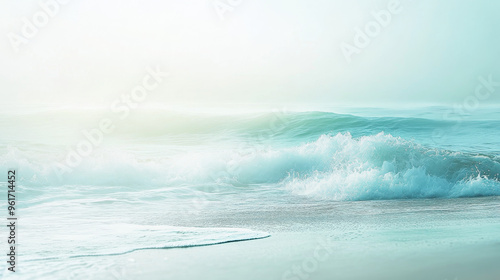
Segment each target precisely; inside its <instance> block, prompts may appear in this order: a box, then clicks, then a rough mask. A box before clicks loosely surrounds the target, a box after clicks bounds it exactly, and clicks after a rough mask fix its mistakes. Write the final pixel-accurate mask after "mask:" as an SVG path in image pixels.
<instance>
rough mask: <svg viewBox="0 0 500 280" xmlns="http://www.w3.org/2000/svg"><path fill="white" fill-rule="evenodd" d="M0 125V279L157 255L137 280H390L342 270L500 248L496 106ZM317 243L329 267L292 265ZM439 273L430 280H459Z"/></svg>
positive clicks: (33, 118)
mask: <svg viewBox="0 0 500 280" xmlns="http://www.w3.org/2000/svg"><path fill="white" fill-rule="evenodd" d="M0 135H2V136H1V137H0V166H1V167H2V168H1V169H0V170H2V172H4V173H5V174H4V175H2V176H0V186H1V187H2V189H3V190H6V189H7V186H8V182H7V171H8V170H15V171H16V184H17V185H16V216H17V217H18V220H17V240H16V242H17V243H16V244H18V246H17V248H18V249H17V259H16V261H17V262H16V269H17V270H18V273H15V274H14V273H10V272H9V271H8V270H7V268H8V267H10V265H9V264H8V263H7V262H5V261H3V262H2V264H3V266H4V268H3V269H2V272H3V278H2V279H138V278H140V277H139V276H138V275H139V274H134V273H138V272H137V271H139V270H137V271H135V272H134V269H129V268H130V267H133V265H134V264H137V263H141V261H140V260H138V257H139V256H140V257H141V258H148V255H146V254H148V252H150V254H161V253H159V252H158V251H157V250H154V249H159V250H164V251H165V252H167V253H165V254H173V255H174V256H175V255H176V254H178V255H179V260H176V259H175V257H172V258H166V259H165V260H163V263H162V265H161V267H163V271H158V270H157V271H155V272H151V274H149V276H148V277H147V279H200V277H204V279H255V278H254V277H259V279H308V278H310V279H333V278H330V277H333V276H335V279H392V278H390V277H387V275H388V274H384V272H387V273H388V272H389V271H390V269H389V268H388V267H383V266H382V268H380V271H381V272H380V271H379V270H377V271H379V272H378V273H379V274H377V273H372V274H370V275H371V276H370V277H368V276H366V275H362V274H359V275H358V274H356V273H359V272H353V271H352V270H353V267H354V266H355V263H358V264H359V262H361V263H368V262H370V261H373V260H374V259H376V258H377V257H380V256H379V254H381V253H380V252H385V253H384V254H385V255H384V256H385V257H387V254H390V255H391V256H392V257H394V258H395V259H401V258H405V257H406V256H409V255H410V256H415V255H417V256H422V258H424V256H425V258H426V259H427V260H429V259H431V260H432V258H433V257H432V256H435V258H436V261H438V260H442V259H443V254H444V255H446V254H445V253H443V252H447V250H465V251H466V253H464V254H463V255H464V259H461V260H462V261H463V260H465V259H466V257H465V256H467V257H471V256H474V254H479V253H477V252H483V251H480V250H479V249H478V248H491V247H494V248H496V249H498V247H499V246H500V210H499V209H500V208H499V207H500V198H499V196H500V110H498V108H497V107H481V108H471V107H463V106H462V107H457V106H455V107H444V106H426V107H424V106H422V107H399V108H355V107H337V108H324V107H321V106H317V108H314V109H309V108H308V109H300V110H299V109H288V108H276V109H271V110H255V109H241V110H240V109H237V108H232V109H231V110H229V109H227V108H226V109H212V110H199V109H198V110H194V109H193V110H187V109H175V108H142V109H141V108H138V109H137V110H135V111H132V112H131V113H130V114H127V115H122V114H116V113H114V112H112V111H109V110H107V109H105V108H55V107H42V108H21V109H13V108H11V109H8V110H4V111H3V112H0ZM5 193H7V191H5ZM0 207H1V209H4V210H5V211H3V212H4V213H5V215H4V216H5V218H7V207H8V205H7V200H3V201H2V202H1V204H0ZM2 236H4V239H5V241H4V242H2V244H4V245H3V246H4V248H5V249H4V251H7V249H8V245H7V236H8V232H7V231H6V230H5V227H4V229H3V230H2ZM318 239H320V240H323V241H318V242H319V243H316V240H318ZM273 240H274V241H273ZM238 241H242V242H238ZM301 242H302V243H301ZM238 244H241V245H238ZM252 244H254V245H252ZM259 244H266V245H259ZM277 244H278V245H277ZM317 244H330V245H331V246H332V247H333V248H335V249H332V252H331V254H332V255H335V256H336V258H334V259H330V260H329V261H328V262H332V263H336V264H338V266H339V267H336V266H334V265H333V264H332V265H330V266H327V265H324V266H323V267H321V264H322V261H318V260H316V261H315V263H316V265H315V266H313V265H305V264H304V265H302V263H303V262H304V263H306V261H307V256H309V255H311V254H313V253H312V252H314V251H311V250H312V249H314V248H315V246H316V245H317ZM207 245H213V246H207ZM200 246H203V247H200ZM205 246H206V247H205ZM236 246H246V247H244V248H247V249H246V250H249V251H248V255H245V253H244V252H243V251H241V250H240V249H237V248H242V247H236ZM252 246H255V247H252ZM259 246H261V247H262V250H260V249H259V250H258V249H256V248H261V247H259ZM273 246H274V247H273ZM325 246H326V245H325ZM264 247H265V248H264ZM294 247H296V248H295V249H294ZM230 248H235V251H234V252H236V251H238V252H239V253H237V254H235V255H234V258H233V259H232V260H226V259H225V260H224V262H221V258H222V257H221V255H217V254H216V255H211V254H212V253H213V252H216V251H215V250H217V252H220V250H230ZM271 248H274V249H271ZM310 248H312V249H310ZM211 250H213V251H211ZM497 251H499V250H497ZM153 252H154V253H153ZM231 252H233V251H231ZM234 252H233V253H234ZM324 252H327V253H328V252H330V251H329V250H326V251H324ZM389 252H390V253H389ZM433 252H435V254H434V253H433ZM426 253H428V254H429V256H428V255H425V254H426ZM492 254H493V253H492ZM483 255H484V254H483ZM155 256H156V255H155ZM182 256H184V257H182ZM207 256H213V257H212V258H210V257H207ZM218 257H219V258H218ZM226 257H227V256H226V255H224V258H226ZM498 257H499V255H498V254H493V257H492V258H493V260H496V261H497V262H498V260H499V259H498ZM181 259H182V261H181ZM190 259H191V260H193V261H192V262H194V260H196V261H200V262H201V261H203V262H214V263H217V264H218V265H215V266H210V267H208V266H205V265H203V264H197V263H190ZM346 259H347V260H348V261H346ZM313 260H314V258H313ZM150 261H158V260H155V259H153V260H150ZM411 262H412V261H411V260H409V261H408V263H411ZM224 263H226V264H228V265H227V266H228V267H229V268H228V267H226V271H231V273H232V276H231V277H230V276H228V275H226V274H223V273H222V272H221V271H224V267H225V266H224ZM297 263H298V265H299V267H300V266H301V265H302V267H303V268H304V271H305V272H302V274H301V273H298V272H296V271H294V270H293V269H291V268H290V267H293V265H294V264H297ZM309 263H314V262H309ZM188 264H189V265H188ZM229 264H230V265H229ZM191 265H194V267H193V266H191ZM159 266H160V265H159ZM372 266H373V267H375V266H376V265H375V264H373V263H372ZM460 266H462V265H461V264H460V262H458V264H457V267H460ZM187 267H189V269H188V268H187ZM314 267H315V268H314ZM332 267H334V268H335V269H334V271H332V270H333V268H332ZM367 267H370V266H368V265H367ZM402 267H404V265H402ZM313 268H314V269H313ZM330 268H331V269H332V270H329V269H330ZM414 268H415V267H414ZM417 268H418V265H417ZM491 269H495V268H494V267H493V268H491ZM260 270H263V271H265V273H264V272H262V274H259V273H260V272H255V273H256V274H252V273H250V274H249V273H246V272H248V271H260ZM478 270H479V268H478ZM373 271H375V268H374V270H373ZM373 271H372V272H373ZM405 271H406V270H402V271H400V272H399V274H397V273H396V274H394V275H396V276H397V277H404V278H398V279H405V278H406V279H414V278H411V277H416V276H415V275H417V276H418V273H415V272H412V273H409V272H408V275H406V274H405ZM142 272H143V273H144V271H142ZM469 272H470V273H471V275H476V276H477V275H478V274H477V273H476V271H475V270H474V268H473V267H472V268H470V271H469ZM496 272H498V270H497V271H493V272H492V273H491V275H490V274H484V275H483V276H484V278H481V277H478V278H476V279H498V278H494V277H496V276H495V273H496ZM197 273H198V274H197ZM439 273H441V274H439ZM439 273H435V274H433V277H428V278H426V279H455V278H457V279H468V278H467V277H463V276H460V275H454V274H453V273H451V274H446V273H449V271H446V272H439ZM464 273H466V272H464ZM474 273H476V274H474ZM410 274H411V275H412V276H411V275H410ZM445 274H446V275H445ZM243 275H247V276H243ZM356 275H358V276H359V277H358V278H356ZM496 275H500V274H496ZM305 276H307V278H305ZM396 276H394V277H396ZM245 277H247V278H245ZM366 277H368V278H366ZM488 277H491V278H488ZM142 279H144V278H142ZM415 279H418V278H415ZM420 279H422V278H420ZM471 279H472V278H471Z"/></svg>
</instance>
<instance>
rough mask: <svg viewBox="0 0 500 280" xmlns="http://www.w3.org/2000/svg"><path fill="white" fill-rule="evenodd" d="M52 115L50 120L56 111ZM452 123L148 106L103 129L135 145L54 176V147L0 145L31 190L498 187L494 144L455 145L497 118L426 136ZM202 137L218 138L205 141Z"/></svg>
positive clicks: (497, 191)
mask: <svg viewBox="0 0 500 280" xmlns="http://www.w3.org/2000/svg"><path fill="white" fill-rule="evenodd" d="M51 114H54V116H53V119H55V118H57V116H58V115H57V114H56V113H51ZM20 117H29V118H32V117H33V116H24V115H23V116H20ZM74 118H77V117H76V116H74V117H73V118H71V119H72V121H71V123H73V119H74ZM57 119H62V118H60V117H59V118H57ZM63 124H64V123H63V122H60V123H55V124H54V125H53V126H52V127H51V128H50V129H52V130H50V131H48V132H47V133H46V134H47V135H49V134H58V133H59V134H60V133H62V132H61V131H64V125H63ZM478 124H480V125H478ZM37 125H39V124H37ZM450 125H453V122H451V123H450V121H443V120H433V119H425V118H400V117H376V118H375V117H361V116H355V115H347V114H335V113H325V112H295V113H286V114H285V113H283V114H280V113H260V114H239V115H231V116H227V115H199V114H186V113H172V112H160V113H158V112H150V113H144V114H139V115H138V116H137V117H136V118H133V119H131V120H130V121H128V122H127V125H126V126H122V127H120V126H118V125H117V129H116V131H115V132H114V133H113V134H112V135H109V138H120V139H126V140H127V141H133V146H134V150H133V151H130V150H127V149H120V147H119V146H113V145H112V147H111V148H110V147H106V146H103V147H100V148H99V149H98V150H96V151H94V153H93V154H92V155H91V156H89V157H86V158H85V160H84V161H83V162H82V163H81V164H80V165H79V166H77V167H75V168H74V169H73V170H72V172H70V173H65V174H63V175H62V176H58V174H56V172H55V171H54V168H52V166H51V164H50V163H54V162H56V159H55V158H54V157H53V156H52V154H50V155H49V153H47V152H43V151H49V150H50V149H56V148H57V147H56V146H55V145H53V146H50V144H48V145H46V146H44V145H45V144H43V145H42V144H37V145H31V146H29V145H30V144H29V143H28V144H26V145H28V146H27V147H22V148H13V147H8V148H5V149H0V155H1V156H0V166H2V167H4V168H10V167H12V166H14V167H16V166H17V167H18V168H19V169H20V170H21V171H22V172H20V174H21V180H20V182H21V183H22V184H24V185H26V186H27V187H30V188H33V190H32V191H33V193H35V192H36V191H35V189H37V188H38V189H40V188H45V187H47V186H65V185H87V186H125V187H130V188H133V189H137V190H141V189H145V188H158V187H162V188H170V187H177V186H186V187H193V188H195V187H197V186H200V185H215V186H219V187H220V188H222V189H223V188H236V187H241V186H250V185H259V184H262V185H266V186H272V187H273V188H275V189H277V190H283V191H285V192H291V193H293V194H297V195H305V196H311V197H318V198H322V199H331V200H372V199H405V198H433V197H436V198H448V197H464V196H467V197H470V196H493V195H500V181H499V180H500V179H499V178H500V175H499V174H500V159H499V157H498V154H497V153H496V152H495V149H498V147H497V145H496V144H495V143H493V144H488V143H487V142H484V145H483V146H484V147H489V146H491V147H492V148H491V149H474V148H471V149H470V150H467V149H464V148H463V146H465V147H472V145H474V144H475V143H476V142H477V140H484V139H481V138H487V137H482V136H485V135H487V134H488V133H491V135H497V134H498V133H497V132H498V130H495V129H496V127H497V126H496V124H495V123H493V122H489V121H477V120H476V121H466V120H464V121H463V122H462V123H461V125H463V126H464V127H465V128H468V129H469V130H467V131H466V132H464V130H460V131H458V132H457V133H458V135H459V136H462V134H463V133H468V134H467V137H466V138H460V140H461V145H462V146H457V145H455V146H452V147H451V148H448V147H447V146H446V145H440V144H439V143H434V142H432V141H428V138H429V137H430V135H431V134H432V131H433V130H435V129H436V128H444V127H448V126H450ZM468 125H470V126H468ZM470 129H477V131H471V130H470ZM382 131H383V132H382ZM460 133H461V134H460ZM477 135H479V136H477ZM43 136H44V135H43V134H42V135H41V136H40V137H43ZM40 137H39V138H40ZM474 137H476V138H474ZM39 138H34V139H39ZM172 138H176V139H177V140H178V142H177V143H176V146H175V149H170V150H168V149H167V150H165V151H164V152H162V151H161V149H163V148H164V147H171V142H169V139H172ZM210 138H214V139H216V140H217V141H213V142H211V143H210V145H208V144H207V139H210ZM490 139H492V140H489V141H490V142H491V141H493V139H495V138H493V137H490ZM106 140H108V139H106ZM219 140H220V141H219ZM123 141H125V140H123ZM188 142H189V145H187V144H186V143H188ZM493 142H494V141H493ZM127 143H128V142H126V141H125V145H129V144H127ZM151 143H154V144H155V145H151ZM444 144H447V143H444ZM34 148H36V151H41V152H39V153H38V152H34ZM173 150H174V152H172V151H173ZM152 151H154V152H152ZM50 156H52V157H50ZM240 190H241V191H244V189H240Z"/></svg>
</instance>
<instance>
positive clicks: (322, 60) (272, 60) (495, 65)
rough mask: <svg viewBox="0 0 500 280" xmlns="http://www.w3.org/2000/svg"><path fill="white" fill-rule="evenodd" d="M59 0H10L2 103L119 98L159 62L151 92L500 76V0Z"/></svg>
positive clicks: (358, 99)
mask: <svg viewBox="0 0 500 280" xmlns="http://www.w3.org/2000/svg"><path fill="white" fill-rule="evenodd" d="M54 1H56V0H40V1H38V0H36V1H27V0H26V1H11V0H1V1H0V33H1V34H2V37H1V38H2V39H1V40H0V86H1V91H0V97H1V98H2V103H4V104H5V103H20V104H37V103H39V102H44V103H58V104H69V105H80V104H85V105H99V106H107V105H109V104H110V103H111V102H112V101H113V100H115V99H117V98H119V97H120V95H122V94H128V93H130V90H131V89H132V88H133V87H134V86H136V85H140V84H141V81H142V79H143V77H144V76H145V75H146V74H147V71H146V69H147V68H148V67H156V66H157V65H159V66H160V67H161V69H164V70H165V71H166V70H168V71H169V72H170V74H171V76H170V77H169V78H168V79H166V80H165V81H164V82H163V83H162V84H161V86H160V87H159V88H157V89H156V90H155V91H153V92H152V93H151V94H150V95H149V96H148V98H147V100H146V101H145V103H148V104H153V103H154V104H187V105H189V104H205V103H210V104H220V103H272V104H285V103H321V104H326V103H328V104H338V103H351V104H374V105H376V104H389V103H454V102H455V103H461V102H463V101H464V100H465V99H466V98H467V97H468V96H473V95H474V90H475V89H476V87H477V86H478V85H480V82H479V80H478V77H479V76H484V77H485V78H488V76H489V75H491V76H492V79H493V80H494V81H499V82H500V17H499V16H498V15H499V14H500V1H490V0H480V1H472V0H471V1H445V0H441V1H431V0H423V1H409V0H401V1H399V3H400V4H399V7H398V6H397V4H394V3H393V4H390V5H395V6H393V7H398V8H397V9H396V10H397V11H398V12H397V13H391V12H390V11H388V4H389V3H390V2H391V1H390V0H385V1H378V0H377V1H368V0H366V1H362V0H358V1H348V0H344V1H335V0H316V1H293V0H273V1H269V0H251V1H250V0H239V1H238V0H218V1H212V0H190V1H181V0H177V1H173V0H167V1H160V0H155V1H153V0H143V1H126V0H107V1H97V0H85V1H84V0H65V1H64V2H68V3H67V4H65V5H62V4H56V5H54V3H57V2H54ZM21 2H22V3H21ZM61 2H63V1H62V0H61ZM39 3H49V5H48V8H45V10H44V9H43V8H42V7H41V6H40V5H39ZM50 3H52V4H50ZM57 7H58V8H57ZM216 7H218V9H219V10H217V8H216ZM391 7H392V6H391ZM381 10H386V11H388V12H382V14H383V15H387V13H391V19H390V20H388V18H387V17H384V16H380V17H381V18H382V19H383V20H382V21H381V23H383V24H382V25H385V26H382V25H381V24H380V23H379V24H378V25H377V24H374V21H375V17H376V16H374V15H373V14H372V12H379V11H381ZM48 13H51V14H52V15H47V14H48ZM24 18H25V19H24ZM46 19H48V21H47V23H45V22H44V20H46ZM379 20H380V19H379ZM384 20H385V21H384ZM26 22H28V23H26ZM31 24H33V25H35V24H36V25H38V27H37V26H36V25H35V27H36V29H37V30H35V31H34V30H33V29H32V28H29V27H26V26H27V25H28V26H29V25H31ZM377 26H378V27H377ZM356 28H359V29H361V30H366V28H368V30H371V32H372V35H373V37H370V36H368V35H366V36H368V38H369V40H370V43H369V44H368V45H367V46H364V45H362V44H358V45H356V44H355V36H356V35H357V34H358V31H356ZM370 28H371V29H370ZM377 28H379V29H377ZM23 29H24V30H23ZM23 31H25V32H24V33H25V34H24V35H23ZM363 33H366V31H365V32H363ZM26 34H27V35H28V36H25V35H26ZM358 35H359V34H358ZM362 36H364V35H362ZM27 37H30V38H27ZM343 42H344V46H345V45H346V44H348V45H349V46H352V47H353V48H356V53H352V55H350V56H349V59H350V62H349V61H348V60H349V59H346V56H345V54H344V53H343V51H342V48H341V46H342V44H343ZM358 43H359V42H358ZM357 46H358V47H357ZM359 46H361V47H359ZM16 49H18V51H17V52H16ZM350 50H353V49H352V48H351V49H350ZM498 101H500V87H497V91H496V92H493V94H492V95H491V96H490V97H488V98H487V99H486V100H483V101H481V102H483V103H488V104H489V103H492V102H498Z"/></svg>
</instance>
